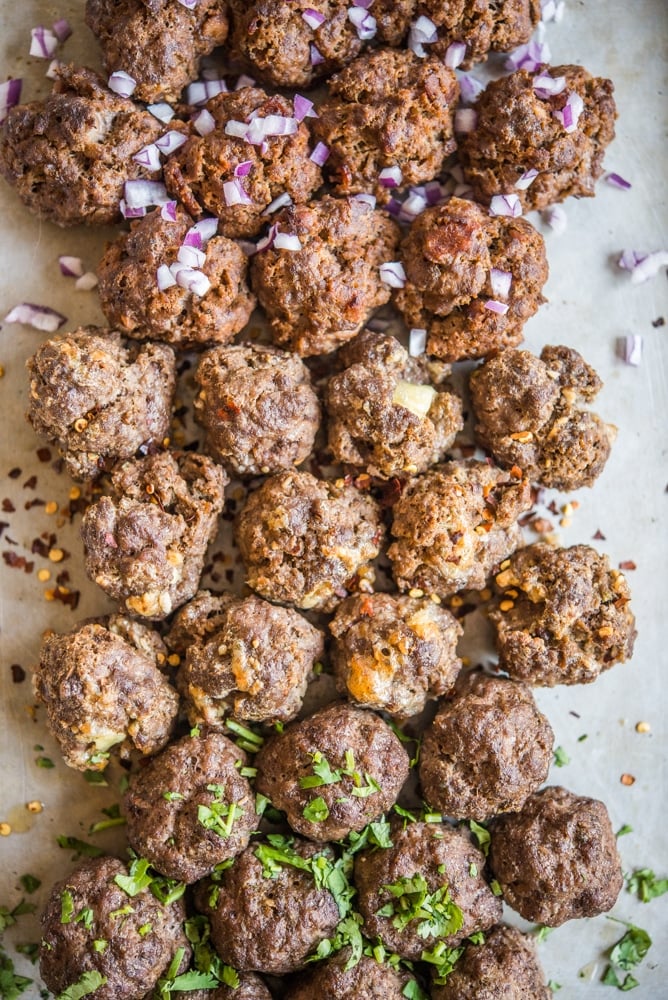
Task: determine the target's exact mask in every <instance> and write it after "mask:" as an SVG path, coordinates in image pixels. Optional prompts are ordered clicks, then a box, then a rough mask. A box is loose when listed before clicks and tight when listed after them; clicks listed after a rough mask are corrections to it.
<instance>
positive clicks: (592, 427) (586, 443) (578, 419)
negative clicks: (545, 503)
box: [469, 347, 617, 490]
mask: <svg viewBox="0 0 668 1000" xmlns="http://www.w3.org/2000/svg"><path fill="white" fill-rule="evenodd" d="M469 385H470V389H471V400H472V402H473V409H474V411H475V416H476V420H477V423H476V425H475V435H476V438H477V440H478V443H479V444H481V445H482V446H483V448H487V449H488V450H489V451H491V452H492V455H493V456H494V459H495V461H497V462H498V463H499V465H503V466H512V465H519V466H520V467H521V468H522V469H523V470H524V472H525V474H526V475H527V476H528V477H529V479H531V480H532V482H536V483H541V484H542V485H543V486H547V487H549V488H551V489H557V490H577V489H579V488H580V487H581V486H593V484H594V482H595V480H596V479H597V477H598V476H599V475H600V474H601V472H602V471H603V468H604V466H605V463H606V462H607V460H608V456H609V454H610V448H611V445H612V442H613V441H614V439H615V435H616V433H617V429H616V427H613V426H612V424H605V423H603V421H602V420H601V418H600V417H598V416H597V415H596V414H595V413H589V412H587V411H586V410H584V409H582V404H586V403H588V402H589V401H590V400H592V399H593V398H594V397H595V396H596V395H597V394H598V392H599V390H600V389H601V386H602V382H601V380H600V379H599V377H598V375H597V374H596V372H595V371H594V369H593V368H590V367H589V365H588V364H586V363H585V361H584V359H583V358H582V357H581V355H580V354H578V352H577V351H574V350H573V349H572V348H570V347H544V348H543V350H542V351H541V355H540V358H537V357H535V355H533V354H531V353H530V352H529V351H512V350H508V351H502V352H501V354H499V355H497V356H496V357H493V358H490V359H489V360H488V361H486V362H485V364H484V365H482V367H481V368H478V369H477V370H476V371H474V372H473V373H472V375H471V379H470V382H469Z"/></svg>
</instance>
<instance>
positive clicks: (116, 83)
mask: <svg viewBox="0 0 668 1000" xmlns="http://www.w3.org/2000/svg"><path fill="white" fill-rule="evenodd" d="M107 86H108V87H109V90H113V92H114V93H115V94H118V95H119V97H130V96H131V95H132V94H134V90H135V87H136V86H137V81H136V80H135V79H133V77H131V76H130V74H129V73H124V72H123V70H122V69H119V70H117V71H116V72H115V73H112V74H111V76H110V77H109V79H108V80H107Z"/></svg>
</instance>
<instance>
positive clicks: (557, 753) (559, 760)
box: [553, 747, 571, 767]
mask: <svg viewBox="0 0 668 1000" xmlns="http://www.w3.org/2000/svg"><path fill="white" fill-rule="evenodd" d="M553 760H554V766H555V767H566V765H567V764H570V762H571V758H570V757H569V756H568V754H567V753H566V751H565V750H564V748H563V747H555V749H554V758H553Z"/></svg>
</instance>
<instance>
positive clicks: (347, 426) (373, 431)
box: [325, 330, 464, 479]
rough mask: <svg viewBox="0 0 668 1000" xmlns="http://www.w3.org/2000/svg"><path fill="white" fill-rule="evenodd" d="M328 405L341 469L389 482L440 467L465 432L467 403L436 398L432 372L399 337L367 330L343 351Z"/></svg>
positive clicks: (334, 449) (332, 444)
mask: <svg viewBox="0 0 668 1000" xmlns="http://www.w3.org/2000/svg"><path fill="white" fill-rule="evenodd" d="M340 358H341V360H342V362H343V364H344V365H345V366H346V368H345V369H344V371H342V372H340V373H339V374H337V375H334V376H332V378H331V379H330V380H329V383H328V386H327V394H326V400H325V405H326V408H327V413H328V416H329V423H328V430H329V447H330V450H331V451H332V453H333V455H334V458H335V459H336V461H337V462H342V463H343V464H345V465H352V466H355V467H357V468H361V469H365V470H366V471H367V472H368V473H370V474H371V475H372V476H377V477H379V478H382V479H390V478H392V477H393V476H406V475H407V474H408V475H411V474H415V473H417V472H424V471H425V470H426V469H427V468H428V467H429V466H430V465H433V464H434V463H435V462H438V461H440V460H441V459H442V458H443V457H444V455H445V452H446V451H447V449H448V448H449V447H450V446H451V445H452V443H453V441H454V439H455V437H456V435H457V433H458V431H460V430H461V429H462V427H463V425H464V422H463V420H462V404H461V400H460V399H459V397H458V396H457V395H455V393H453V392H447V391H444V392H437V391H436V389H435V388H434V386H433V385H432V384H431V382H430V373H429V370H428V368H427V365H426V364H425V363H424V362H423V361H419V360H418V359H416V358H410V357H409V356H408V352H407V351H406V350H405V348H403V347H402V346H401V344H400V343H399V341H398V340H396V339H395V338H394V337H390V336H387V335H386V334H382V333H373V332H372V331H371V330H363V331H362V332H361V333H358V335H357V336H356V337H355V339H354V340H352V341H350V343H349V344H346V345H345V347H343V348H342V349H341V352H340Z"/></svg>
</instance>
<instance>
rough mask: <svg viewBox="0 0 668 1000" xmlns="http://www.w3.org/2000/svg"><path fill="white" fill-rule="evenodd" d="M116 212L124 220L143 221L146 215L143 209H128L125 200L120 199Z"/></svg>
mask: <svg viewBox="0 0 668 1000" xmlns="http://www.w3.org/2000/svg"><path fill="white" fill-rule="evenodd" d="M118 210H119V212H120V213H121V215H122V216H123V218H124V219H143V217H144V216H145V215H146V209H145V208H130V206H129V205H128V204H127V202H126V201H125V198H121V200H120V201H119V203H118Z"/></svg>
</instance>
